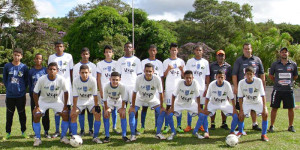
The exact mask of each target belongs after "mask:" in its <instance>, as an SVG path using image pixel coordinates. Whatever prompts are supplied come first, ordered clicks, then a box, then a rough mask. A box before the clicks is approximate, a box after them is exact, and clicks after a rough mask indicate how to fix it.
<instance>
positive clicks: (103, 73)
mask: <svg viewBox="0 0 300 150" xmlns="http://www.w3.org/2000/svg"><path fill="white" fill-rule="evenodd" d="M113 55H114V52H113V48H112V47H111V46H110V45H106V46H105V47H104V56H105V59H104V60H102V61H100V62H98V63H97V84H98V90H99V93H100V98H101V99H103V90H104V86H105V85H106V84H107V83H109V82H110V80H109V78H110V75H111V73H112V72H114V71H116V67H117V61H115V60H113V59H112V56H113ZM101 105H102V106H103V107H104V103H103V101H101ZM111 111H112V112H111V113H112V114H111V115H112V123H113V126H112V127H113V131H114V132H115V133H116V134H121V133H120V132H119V131H118V130H117V127H116V125H117V118H118V117H117V109H114V108H113V109H112V110H111ZM103 117H104V115H103ZM103 119H104V118H103Z"/></svg>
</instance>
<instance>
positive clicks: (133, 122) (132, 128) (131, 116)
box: [129, 112, 135, 135]
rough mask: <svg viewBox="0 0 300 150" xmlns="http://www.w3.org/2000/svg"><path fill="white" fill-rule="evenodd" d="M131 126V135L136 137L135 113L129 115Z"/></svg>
mask: <svg viewBox="0 0 300 150" xmlns="http://www.w3.org/2000/svg"><path fill="white" fill-rule="evenodd" d="M129 126H130V131H131V135H135V114H134V112H131V113H129Z"/></svg>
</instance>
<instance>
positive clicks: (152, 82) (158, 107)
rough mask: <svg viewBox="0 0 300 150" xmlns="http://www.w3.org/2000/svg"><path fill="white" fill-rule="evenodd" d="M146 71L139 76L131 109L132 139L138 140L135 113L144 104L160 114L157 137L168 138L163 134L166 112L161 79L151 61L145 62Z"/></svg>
mask: <svg viewBox="0 0 300 150" xmlns="http://www.w3.org/2000/svg"><path fill="white" fill-rule="evenodd" d="M144 73H145V75H140V76H138V77H137V80H136V84H135V88H134V90H133V95H132V104H131V107H130V109H129V125H130V130H131V138H130V140H131V141H135V140H136V136H135V134H136V133H135V131H136V126H135V121H136V120H135V113H136V112H137V111H138V110H139V109H140V107H142V106H144V105H146V106H149V107H151V109H154V110H155V113H156V115H158V118H157V130H156V137H157V138H158V139H161V140H164V139H166V138H165V137H164V136H163V135H162V134H161V127H162V124H163V122H164V117H165V115H166V112H165V109H164V107H163V93H162V92H163V91H162V84H161V80H160V79H159V77H158V76H156V75H153V73H154V68H153V65H152V64H151V63H147V64H145V69H144ZM156 92H158V93H159V99H158V98H157V97H156Z"/></svg>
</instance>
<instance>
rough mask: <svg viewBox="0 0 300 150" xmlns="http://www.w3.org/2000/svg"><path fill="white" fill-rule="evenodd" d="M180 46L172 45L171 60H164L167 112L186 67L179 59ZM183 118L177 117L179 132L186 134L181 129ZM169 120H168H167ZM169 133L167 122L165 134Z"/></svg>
mask: <svg viewBox="0 0 300 150" xmlns="http://www.w3.org/2000/svg"><path fill="white" fill-rule="evenodd" d="M177 53H178V45H177V44H176V43H171V45H170V58H168V59H166V60H164V62H163V67H164V77H165V78H166V81H165V84H166V85H165V93H164V94H165V95H164V96H165V99H164V100H165V102H166V105H167V111H168V110H169V108H170V107H171V104H172V93H173V92H174V91H175V89H176V86H177V83H178V81H180V80H181V77H182V75H183V72H184V71H183V68H184V66H185V64H184V61H183V60H182V59H180V58H178V57H177ZM181 118H182V115H180V116H178V117H177V131H178V132H180V133H182V132H184V131H183V130H182V128H181ZM166 120H167V119H166ZM168 131H169V127H168V121H165V128H164V131H163V133H167V132H168Z"/></svg>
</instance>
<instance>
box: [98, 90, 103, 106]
mask: <svg viewBox="0 0 300 150" xmlns="http://www.w3.org/2000/svg"><path fill="white" fill-rule="evenodd" d="M97 96H98V104H99V105H101V106H102V107H103V106H104V101H103V99H102V98H101V96H100V93H99V92H98V93H97Z"/></svg>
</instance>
